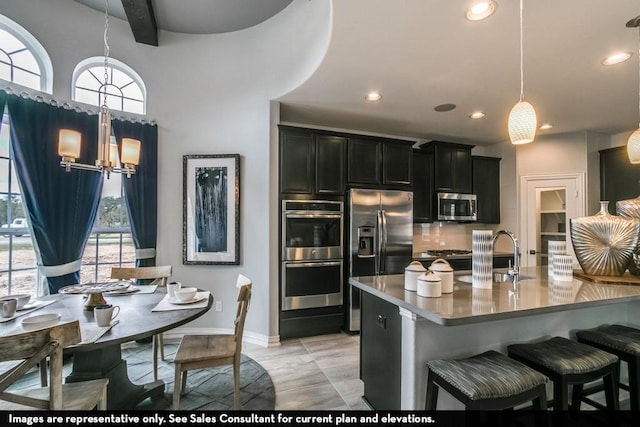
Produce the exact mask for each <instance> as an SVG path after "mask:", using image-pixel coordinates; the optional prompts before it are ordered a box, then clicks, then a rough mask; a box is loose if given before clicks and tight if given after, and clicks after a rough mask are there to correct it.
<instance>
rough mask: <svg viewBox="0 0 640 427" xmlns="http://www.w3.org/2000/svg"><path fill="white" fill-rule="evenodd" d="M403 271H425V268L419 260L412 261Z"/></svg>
mask: <svg viewBox="0 0 640 427" xmlns="http://www.w3.org/2000/svg"><path fill="white" fill-rule="evenodd" d="M404 270H405V271H422V272H426V271H427V269H426V268H425V266H424V265H422V263H421V262H420V261H412V262H411V264H409V265H408V266H407V267H406V268H405V269H404Z"/></svg>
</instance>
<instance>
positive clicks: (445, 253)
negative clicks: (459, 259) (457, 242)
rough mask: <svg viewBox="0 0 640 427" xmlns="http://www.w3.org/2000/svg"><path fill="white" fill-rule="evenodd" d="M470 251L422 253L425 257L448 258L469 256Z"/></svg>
mask: <svg viewBox="0 0 640 427" xmlns="http://www.w3.org/2000/svg"><path fill="white" fill-rule="evenodd" d="M469 254H471V251H470V250H467V249H430V250H428V251H426V252H422V256H423V257H448V256H453V255H469Z"/></svg>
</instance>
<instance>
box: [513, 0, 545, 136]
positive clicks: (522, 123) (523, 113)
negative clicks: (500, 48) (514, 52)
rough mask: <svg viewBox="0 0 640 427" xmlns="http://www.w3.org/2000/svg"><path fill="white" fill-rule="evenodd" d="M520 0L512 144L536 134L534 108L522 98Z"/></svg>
mask: <svg viewBox="0 0 640 427" xmlns="http://www.w3.org/2000/svg"><path fill="white" fill-rule="evenodd" d="M522 33H523V30H522V0H520V101H518V103H517V104H516V105H514V107H513V108H512V109H511V113H509V138H510V139H511V143H512V144H514V145H519V144H527V143H529V142H532V141H533V139H534V138H535V136H536V126H537V123H538V119H537V118H536V110H535V109H534V108H533V105H531V104H530V103H528V102H527V101H525V100H524V71H523V69H524V65H523V63H524V47H523V45H524V44H523V41H522V40H523V36H522Z"/></svg>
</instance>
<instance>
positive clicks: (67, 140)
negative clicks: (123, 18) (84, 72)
mask: <svg viewBox="0 0 640 427" xmlns="http://www.w3.org/2000/svg"><path fill="white" fill-rule="evenodd" d="M108 35H109V0H106V1H105V7H104V83H103V84H102V86H101V87H100V89H99V90H98V93H99V94H102V105H101V106H100V112H99V113H98V141H97V144H98V158H97V159H96V161H95V165H87V164H84V163H76V159H78V158H79V157H80V146H81V142H82V141H81V134H80V132H78V131H75V130H71V129H60V131H59V133H58V155H59V156H60V157H62V160H61V161H60V166H62V167H64V168H65V169H66V171H67V172H69V171H71V169H72V168H73V169H82V170H93V171H97V172H102V173H103V174H105V175H106V176H107V178H109V174H110V173H111V172H120V173H123V174H126V176H127V178H130V177H131V175H132V174H134V173H135V172H136V165H138V163H139V160H140V141H138V140H137V139H132V138H123V139H122V153H121V154H122V155H121V157H120V163H121V165H122V167H121V168H120V169H118V168H116V166H117V164H118V147H117V146H115V145H111V113H110V111H109V106H108V105H107V93H108V86H109V37H108Z"/></svg>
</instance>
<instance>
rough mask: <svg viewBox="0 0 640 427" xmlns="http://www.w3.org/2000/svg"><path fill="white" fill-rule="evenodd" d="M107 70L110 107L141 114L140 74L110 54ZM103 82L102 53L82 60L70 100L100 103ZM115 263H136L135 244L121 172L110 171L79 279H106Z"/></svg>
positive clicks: (143, 91) (99, 280)
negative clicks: (99, 55) (113, 172)
mask: <svg viewBox="0 0 640 427" xmlns="http://www.w3.org/2000/svg"><path fill="white" fill-rule="evenodd" d="M106 74H107V86H106V93H107V105H108V106H109V109H110V110H119V111H126V112H130V113H136V114H144V112H145V99H146V89H145V87H144V83H143V82H142V79H141V78H140V76H138V74H137V73H136V72H135V71H133V69H131V68H130V67H129V66H127V65H126V64H124V63H122V62H120V61H118V60H116V59H112V58H109V61H108V65H107V70H106ZM104 82H105V68H104V57H93V58H88V59H86V60H84V61H82V62H81V63H80V64H78V65H77V66H76V69H75V70H74V72H73V94H72V97H73V100H74V101H79V102H83V103H86V104H91V105H95V106H100V105H101V104H102V102H103V100H102V96H103V94H104V91H105V84H104ZM111 138H112V144H115V143H116V141H115V137H114V136H113V135H112V136H111ZM125 179H126V178H125ZM114 266H116V267H121V266H123V267H133V266H135V245H134V244H133V241H132V238H131V226H130V224H129V216H128V213H127V206H126V203H125V199H124V194H123V187H122V175H120V174H111V176H110V178H109V179H107V180H105V182H104V186H103V190H102V198H101V200H100V206H99V207H98V216H97V218H96V222H95V224H94V226H93V232H92V234H91V236H90V238H89V241H88V242H87V246H86V247H85V251H84V254H83V256H82V269H81V270H80V280H81V281H82V282H103V281H106V280H108V279H109V278H110V276H111V267H114Z"/></svg>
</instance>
